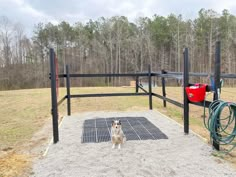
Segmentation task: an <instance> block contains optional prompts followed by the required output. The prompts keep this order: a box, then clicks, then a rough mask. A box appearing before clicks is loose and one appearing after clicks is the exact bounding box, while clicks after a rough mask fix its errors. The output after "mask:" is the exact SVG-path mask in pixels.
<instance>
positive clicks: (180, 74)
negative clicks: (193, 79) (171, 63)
mask: <svg viewBox="0 0 236 177" xmlns="http://www.w3.org/2000/svg"><path fill="white" fill-rule="evenodd" d="M166 72H167V74H160V73H159V72H155V73H152V75H153V76H160V77H176V76H183V72H169V71H166ZM210 75H211V76H213V74H210ZM189 76H199V77H208V76H209V73H193V72H190V73H189ZM221 78H226V79H236V74H221Z"/></svg>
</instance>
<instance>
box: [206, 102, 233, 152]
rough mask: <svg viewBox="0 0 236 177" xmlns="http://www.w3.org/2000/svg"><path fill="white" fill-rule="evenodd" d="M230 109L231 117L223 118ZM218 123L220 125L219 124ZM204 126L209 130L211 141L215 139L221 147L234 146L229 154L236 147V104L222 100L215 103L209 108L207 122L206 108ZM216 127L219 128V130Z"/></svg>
mask: <svg viewBox="0 0 236 177" xmlns="http://www.w3.org/2000/svg"><path fill="white" fill-rule="evenodd" d="M225 108H226V109H227V108H228V111H229V115H228V116H226V117H223V115H222V111H223V110H224V109H225ZM217 122H218V123H217ZM204 125H205V127H206V128H207V129H208V130H209V132H210V136H211V139H215V140H216V141H217V142H218V143H219V144H221V145H232V146H233V147H232V148H231V149H229V150H227V151H226V152H227V153H229V152H230V151H231V150H232V149H234V148H235V147H236V142H234V138H235V136H236V104H235V103H232V102H224V101H222V100H216V101H213V102H212V103H211V104H210V106H209V118H208V120H206V116H205V106H204ZM215 127H219V129H218V130H216V129H215Z"/></svg>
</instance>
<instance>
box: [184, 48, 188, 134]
mask: <svg viewBox="0 0 236 177" xmlns="http://www.w3.org/2000/svg"><path fill="white" fill-rule="evenodd" d="M183 79H184V87H183V89H184V90H183V93H184V133H185V134H188V133H189V100H188V97H187V93H186V90H185V88H186V87H188V86H189V61H188V48H185V50H184V78H183Z"/></svg>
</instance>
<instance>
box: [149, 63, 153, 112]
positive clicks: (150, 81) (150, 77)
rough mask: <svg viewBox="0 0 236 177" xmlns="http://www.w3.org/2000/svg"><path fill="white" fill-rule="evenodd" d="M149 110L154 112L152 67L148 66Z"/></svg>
mask: <svg viewBox="0 0 236 177" xmlns="http://www.w3.org/2000/svg"><path fill="white" fill-rule="evenodd" d="M148 85H149V109H150V110H152V75H151V65H148Z"/></svg>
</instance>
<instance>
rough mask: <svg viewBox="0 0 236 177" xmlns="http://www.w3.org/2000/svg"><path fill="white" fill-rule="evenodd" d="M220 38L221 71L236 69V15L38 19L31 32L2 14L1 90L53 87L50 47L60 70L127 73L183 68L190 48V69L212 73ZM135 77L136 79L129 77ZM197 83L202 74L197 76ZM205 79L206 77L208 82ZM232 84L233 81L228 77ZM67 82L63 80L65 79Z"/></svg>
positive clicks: (112, 82) (96, 82)
mask: <svg viewBox="0 0 236 177" xmlns="http://www.w3.org/2000/svg"><path fill="white" fill-rule="evenodd" d="M218 40H220V41H221V59H222V61H221V63H222V67H221V70H222V72H223V73H236V50H235V49H236V17H235V15H233V14H230V13H229V11H228V10H224V11H223V12H222V13H221V14H218V13H217V12H215V11H213V10H205V9H201V10H200V11H199V13H198V16H197V17H196V18H195V19H183V18H182V16H181V15H179V16H176V15H174V14H170V15H169V16H167V17H163V16H158V15H154V16H153V17H152V18H148V17H140V18H138V19H137V20H136V21H135V22H130V21H129V20H128V19H127V18H126V17H125V16H115V17H111V18H104V17H101V18H99V19H98V20H96V21H93V20H90V21H89V22H87V23H86V24H83V23H81V22H77V23H75V24H73V25H71V24H69V23H68V22H65V21H63V22H61V23H60V24H58V25H53V24H52V23H47V24H43V23H39V24H37V25H36V26H35V28H34V32H33V36H32V37H31V38H29V37H27V35H26V34H25V32H24V27H23V26H22V25H21V24H20V23H17V24H13V23H12V22H11V21H10V20H9V19H8V18H7V17H5V16H2V17H0V90H7V89H23V88H39V87H49V86H50V82H49V79H48V78H49V75H48V74H49V48H50V47H53V48H54V49H55V51H56V53H57V57H58V60H59V66H60V68H59V70H60V73H63V72H64V66H65V65H66V64H69V66H70V72H71V73H127V72H144V71H147V66H148V64H150V65H151V67H152V70H153V71H160V70H161V69H165V70H169V71H179V72H182V70H183V49H184V47H188V48H189V56H190V72H206V73H213V72H214V57H215V42H216V41H218ZM130 79H133V78H130ZM196 79H197V80H198V81H202V80H199V79H200V78H196ZM126 82H127V80H124V79H123V78H120V79H119V78H116V79H112V78H110V79H108V78H104V79H97V78H96V79H86V80H84V79H77V80H74V81H73V83H72V84H73V85H74V86H105V85H109V86H118V85H124V84H127V83H126ZM206 82H207V81H206ZM225 83H226V84H227V85H228V86H234V85H235V83H236V81H235V79H231V80H227V81H225ZM61 86H63V81H62V82H61Z"/></svg>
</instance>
